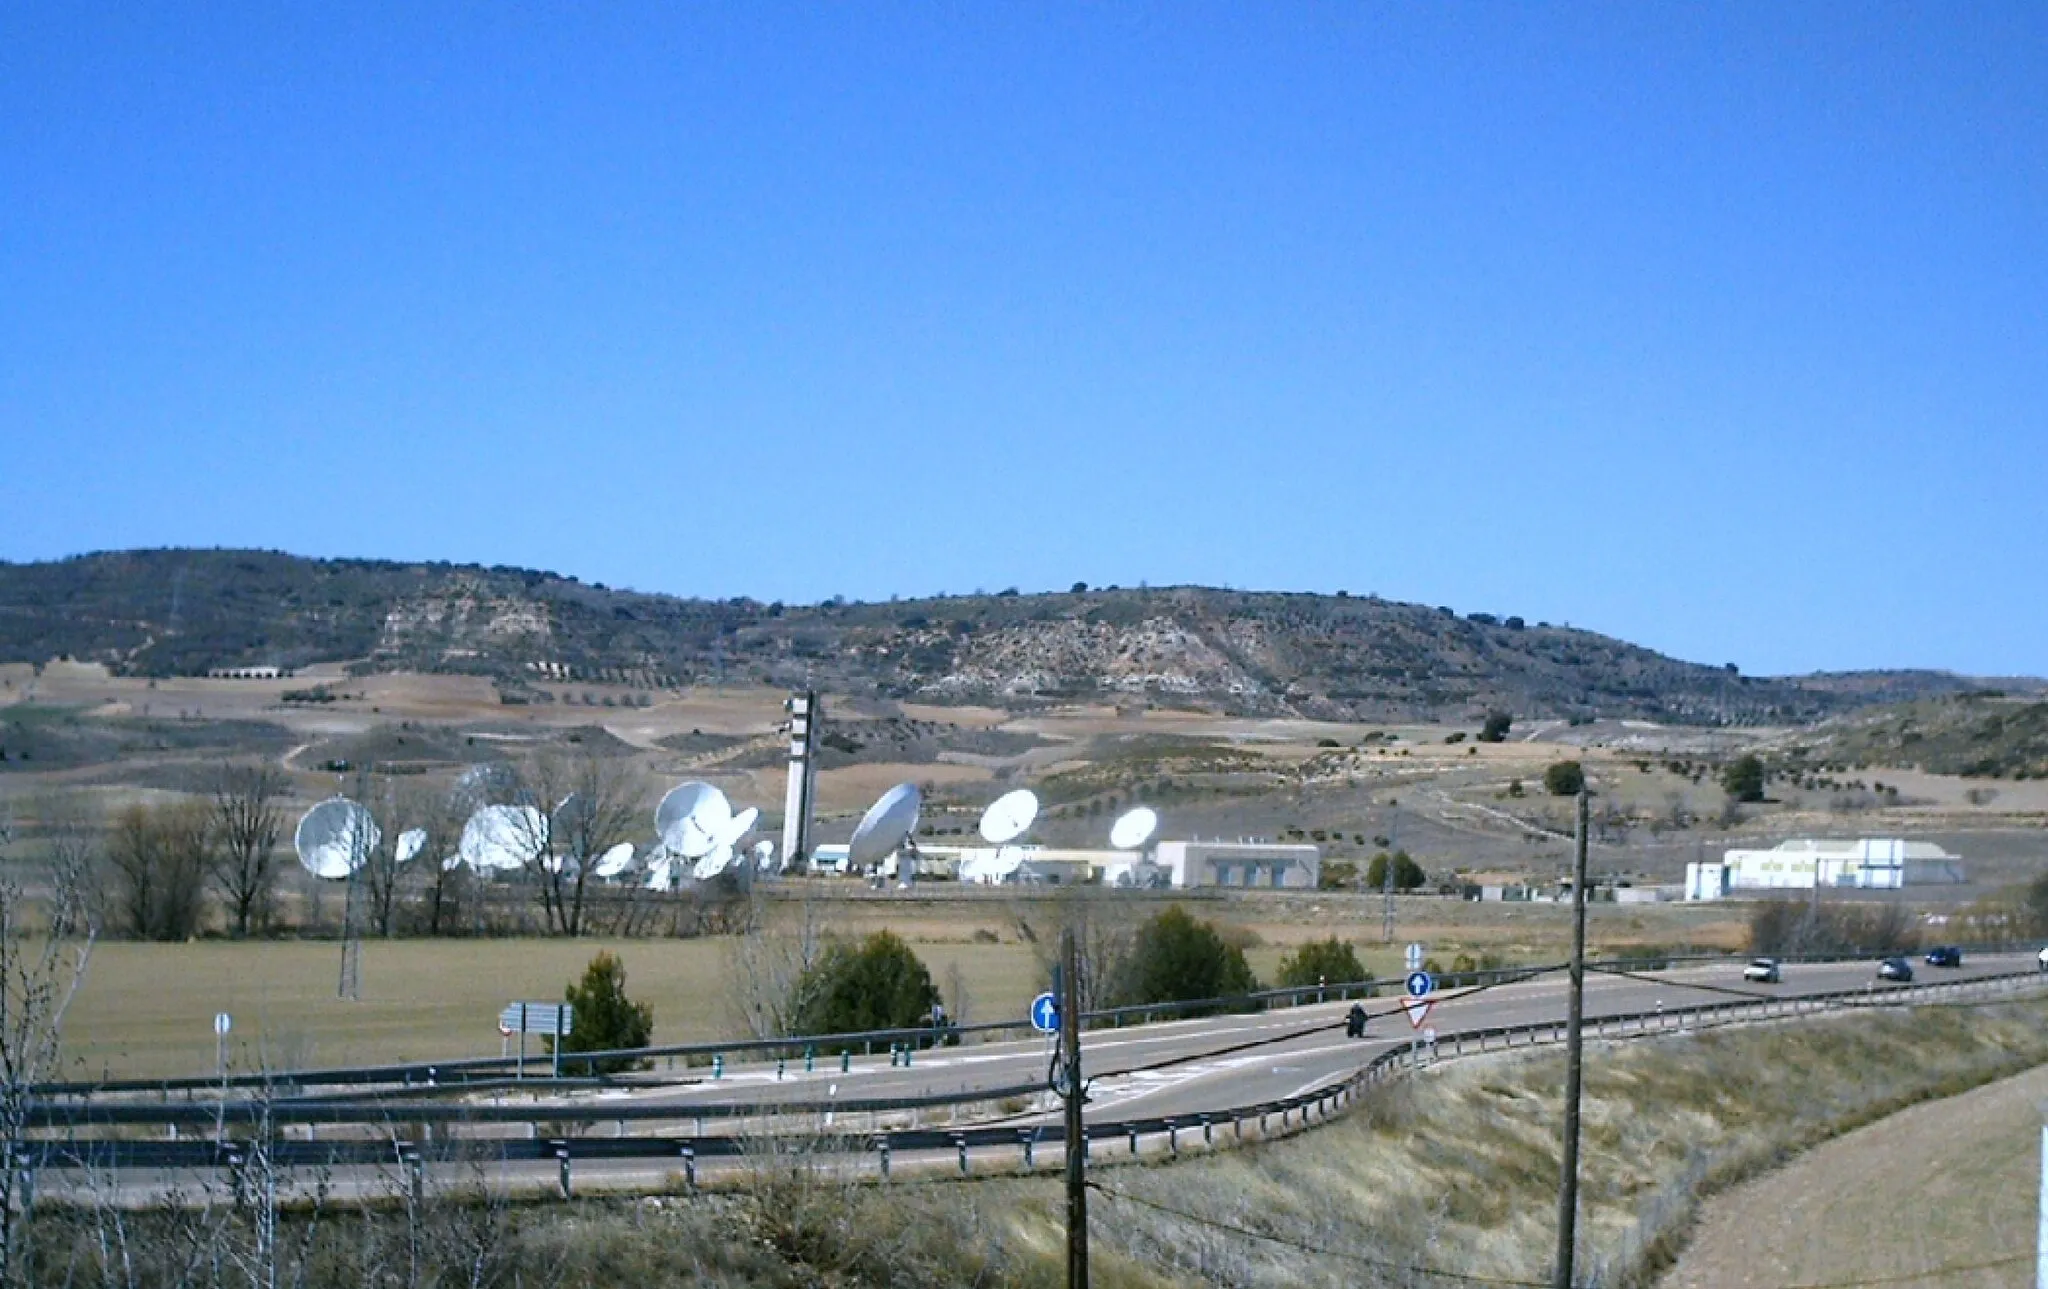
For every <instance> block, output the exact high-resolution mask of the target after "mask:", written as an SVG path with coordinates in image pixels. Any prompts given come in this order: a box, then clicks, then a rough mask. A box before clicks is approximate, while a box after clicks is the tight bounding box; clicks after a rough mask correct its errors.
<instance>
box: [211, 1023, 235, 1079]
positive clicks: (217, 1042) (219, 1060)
mask: <svg viewBox="0 0 2048 1289" xmlns="http://www.w3.org/2000/svg"><path fill="white" fill-rule="evenodd" d="M234 1027H235V1018H234V1017H232V1016H230V1015H228V1014H227V1013H226V1012H215V1013H214V1014H213V1059H214V1068H215V1069H216V1070H218V1071H219V1072H220V1077H221V1078H223V1079H225V1078H227V1076H228V1031H229V1030H231V1029H233V1028H234Z"/></svg>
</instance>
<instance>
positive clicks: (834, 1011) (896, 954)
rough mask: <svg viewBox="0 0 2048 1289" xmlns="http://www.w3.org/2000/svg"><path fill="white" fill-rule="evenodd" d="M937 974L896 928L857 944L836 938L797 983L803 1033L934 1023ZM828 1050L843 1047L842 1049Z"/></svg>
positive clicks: (797, 1021)
mask: <svg viewBox="0 0 2048 1289" xmlns="http://www.w3.org/2000/svg"><path fill="white" fill-rule="evenodd" d="M938 1001H939V991H938V989H937V987H935V986H934V985H933V984H932V973H931V972H930V971H929V970H927V969H926V968H925V965H924V963H923V962H922V961H921V960H920V959H919V958H918V956H917V954H915V953H914V952H912V951H911V948H910V946H909V945H907V944H905V943H904V942H903V941H902V939H901V938H900V937H898V936H897V935H896V934H895V933H894V932H893V931H877V932H875V933H874V934H872V935H870V936H868V937H867V938H866V939H864V940H862V941H860V942H859V943H858V944H852V943H848V942H847V941H844V940H834V941H832V942H831V943H830V944H827V945H826V946H825V950H824V952H823V953H820V954H819V955H818V958H817V960H816V961H815V962H813V963H812V964H811V965H810V967H809V968H807V969H806V970H805V971H804V973H803V975H802V977H800V978H799V979H798V981H797V1004H796V1011H795V1027H796V1032H797V1033H799V1034H857V1033H861V1032H864V1031H867V1030H875V1029H912V1028H915V1027H917V1026H919V1025H925V1024H929V1023H930V1018H931V1015H932V1006H933V1004H935V1003H937V1002H938ZM829 1050H832V1051H838V1050H839V1048H838V1047H833V1048H831V1049H829Z"/></svg>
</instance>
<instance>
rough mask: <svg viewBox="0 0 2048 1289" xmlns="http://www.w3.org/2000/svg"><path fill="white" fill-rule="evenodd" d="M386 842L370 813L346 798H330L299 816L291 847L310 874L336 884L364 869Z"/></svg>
mask: <svg viewBox="0 0 2048 1289" xmlns="http://www.w3.org/2000/svg"><path fill="white" fill-rule="evenodd" d="M383 839H384V835H383V833H382V832H380V831H379V830H378V828H377V821H376V820H375V819H374V818H372V817H371V815H370V812H369V811H367V810H365V809H363V808H362V807H361V806H359V805H357V804H356V803H355V802H353V801H350V800H349V799H348V798H347V797H329V798H328V799H327V800H325V801H323V802H321V803H320V804H319V805H317V806H314V807H313V808H312V809H311V810H308V811H307V812H306V813H305V814H304V815H302V816H300V818H299V826H298V829H297V830H296V831H295V832H293V834H292V846H293V848H294V849H296V850H297V851H298V852H299V863H300V864H301V865H303V866H304V867H305V870H306V871H307V872H309V873H311V874H312V875H313V876H315V877H318V878H320V879H322V880H324V881H329V882H335V881H340V880H341V879H342V878H344V877H347V876H348V875H349V874H350V873H353V872H354V871H355V870H356V869H358V868H361V867H362V866H363V864H364V863H365V862H366V861H367V860H368V859H369V858H370V855H371V853H372V852H373V851H375V850H376V849H377V843H378V842H380V841H382V840H383Z"/></svg>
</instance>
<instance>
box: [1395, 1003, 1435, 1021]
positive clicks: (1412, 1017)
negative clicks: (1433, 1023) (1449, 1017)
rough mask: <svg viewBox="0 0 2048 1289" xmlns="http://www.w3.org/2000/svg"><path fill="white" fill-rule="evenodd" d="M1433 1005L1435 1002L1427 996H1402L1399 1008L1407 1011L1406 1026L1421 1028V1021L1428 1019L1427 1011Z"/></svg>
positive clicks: (1428, 1011)
mask: <svg viewBox="0 0 2048 1289" xmlns="http://www.w3.org/2000/svg"><path fill="white" fill-rule="evenodd" d="M1435 1006H1436V1004H1435V1003H1433V1002H1431V1001H1429V1000H1428V999H1427V998H1403V999H1402V1000H1401V1009H1402V1010H1403V1011H1405V1012H1407V1013H1408V1027H1409V1028H1410V1029H1421V1028H1422V1022H1424V1021H1426V1020H1428V1019H1429V1013H1430V1011H1431V1009H1433V1008H1434V1007H1435Z"/></svg>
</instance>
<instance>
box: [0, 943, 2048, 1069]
mask: <svg viewBox="0 0 2048 1289" xmlns="http://www.w3.org/2000/svg"><path fill="white" fill-rule="evenodd" d="M1959 947H1960V948H1961V949H1962V950H1963V952H1964V953H1965V954H1966V955H1967V954H1995V953H2012V952H2032V951H2033V949H2034V947H2035V946H2034V945H2033V943H2032V942H2018V943H1999V944H1963V945H1960V946H1959ZM1892 952H1894V951H1892V950H1885V951H1882V952H1880V951H1878V950H1859V951H1854V952H1849V953H1836V954H1808V955H1783V954H1781V955H1776V956H1777V957H1778V958H1779V960H1780V961H1782V962H1787V963H1802V962H1809V963H1810V962H1858V961H1863V960H1866V959H1874V958H1880V957H1886V956H1889V955H1890V954H1891V953H1892ZM1751 956H1755V955H1748V954H1694V955H1679V954H1659V955H1656V956H1654V957H1646V958H1618V959H1603V960H1600V961H1597V962H1588V963H1587V964H1586V966H1587V968H1588V969H1589V970H1598V969H1600V968H1603V967H1605V968H1609V969H1620V970H1638V971H1641V970H1662V969H1667V968H1671V967H1674V966H1680V965H1685V966H1704V965H1709V964H1713V963H1734V962H1740V961H1744V960H1746V959H1747V958H1748V957H1751ZM1558 969H1559V966H1558V965H1557V964H1551V965H1546V966H1533V967H1531V966H1521V967H1499V968H1492V969H1486V970H1475V971H1463V972H1442V973H1438V976H1437V981H1438V984H1439V985H1440V986H1441V987H1443V988H1447V989H1469V988H1476V987H1478V986H1481V985H1495V984H1510V983H1513V982H1514V981H1517V980H1521V979H1526V978H1529V977H1532V976H1536V975H1540V974H1543V973H1544V972H1547V971H1554V970H1558ZM1400 987H1401V981H1399V980H1397V979H1392V978H1388V979H1375V980H1365V981H1352V982H1348V983H1340V984H1332V985H1298V986H1290V987H1287V988H1281V989H1261V990H1258V991H1256V992H1253V993H1249V994H1240V995H1234V996H1230V997H1224V998H1201V999H1194V1000H1190V1001H1186V1002H1170V1003H1140V1004H1136V1005H1132V1006H1128V1007H1108V1008H1101V1009H1098V1010H1096V1011H1091V1012H1086V1013H1084V1014H1083V1015H1082V1018H1081V1019H1082V1021H1083V1023H1084V1025H1086V1026H1088V1027H1090V1028H1101V1027H1103V1026H1104V1025H1107V1026H1108V1027H1110V1028H1118V1027H1121V1026H1123V1025H1125V1024H1144V1023H1148V1022H1153V1021H1159V1020H1171V1019H1184V1018H1188V1017H1195V1016H1205V1015H1213V1014H1216V1013H1224V1012H1250V1011H1263V1010H1266V1009H1268V1008H1270V1007H1272V1006H1274V1005H1279V1006H1283V1007H1293V1006H1303V1005H1307V1004H1309V1003H1317V1002H1341V1001H1347V1000H1350V999H1354V998H1379V997H1384V996H1386V995H1388V994H1391V993H1396V992H1398V991H1399V990H1400ZM1033 1032H1034V1031H1033V1030H1032V1028H1031V1023H1030V1022H1029V1021H1028V1020H1013V1021H985V1022H982V1023H979V1024H974V1025H953V1026H946V1027H944V1028H937V1029H935V1028H933V1027H930V1026H918V1027H912V1028H905V1029H877V1030H863V1031H858V1032H853V1033H843V1034H812V1035H794V1036H791V1037H789V1038H757V1039H734V1040H726V1041H715V1042H708V1043H675V1044H668V1045H665V1046H660V1047H634V1048H619V1049H615V1050H610V1051H600V1052H573V1053H570V1052H565V1053H563V1055H562V1066H563V1068H564V1069H567V1070H574V1069H576V1068H577V1067H579V1066H580V1067H581V1068H582V1069H583V1070H584V1071H585V1074H584V1077H586V1078H588V1077H595V1076H593V1075H592V1074H591V1073H590V1072H591V1071H593V1070H594V1069H595V1067H596V1066H598V1065H600V1064H610V1063H615V1062H620V1061H626V1062H632V1063H635V1064H639V1063H643V1062H652V1061H657V1060H665V1061H667V1062H668V1064H669V1066H670V1068H673V1067H674V1064H675V1062H676V1061H677V1060H682V1061H685V1062H689V1063H693V1064H699V1065H710V1064H712V1063H713V1062H714V1061H716V1060H718V1059H719V1058H721V1057H727V1056H750V1055H753V1056H762V1057H770V1058H773V1057H783V1058H790V1059H802V1058H804V1057H806V1056H815V1055H819V1054H825V1053H836V1052H839V1051H842V1050H850V1049H852V1048H853V1047H855V1046H858V1047H860V1048H861V1049H862V1050H863V1051H867V1052H870V1053H871V1052H872V1050H873V1048H874V1047H875V1046H876V1045H878V1044H888V1045H890V1046H892V1047H897V1046H908V1047H915V1048H919V1049H923V1048H927V1047H935V1046H941V1045H951V1044H953V1043H956V1042H958V1041H960V1040H961V1039H962V1038H965V1037H967V1036H971V1035H995V1034H1016V1035H1018V1036H1020V1037H1029V1036H1031V1034H1032V1033H1033ZM552 1060H553V1058H552V1057H551V1056H549V1055H547V1054H546V1053H538V1054H532V1055H528V1056H526V1057H524V1058H521V1057H518V1056H478V1057H462V1058H458V1059H455V1060H450V1061H414V1062H407V1063H399V1064H389V1065H367V1066H342V1067H336V1068H332V1069H324V1070H322V1069H314V1070H288V1071H261V1072H255V1073H250V1074H231V1075H228V1076H226V1077H224V1078H223V1077H219V1076H216V1077H212V1078H207V1077H203V1076H196V1077H189V1078H171V1079H100V1080H82V1081H72V1082H58V1083H44V1084H38V1085H37V1086H36V1087H35V1088H34V1089H33V1095H34V1096H36V1097H37V1098H48V1097H89V1096H94V1095H103V1094H104V1095H113V1094H138V1093H157V1094H160V1095H166V1096H167V1095H169V1094H171V1093H173V1092H217V1091H224V1090H227V1089H232V1088H243V1089H262V1090H264V1091H267V1092H272V1093H280V1094H285V1095H298V1094H299V1093H301V1092H302V1091H303V1090H304V1089H306V1088H323V1087H398V1088H406V1087H411V1086H413V1085H423V1086H426V1087H440V1086H443V1085H447V1084H458V1085H459V1084H468V1083H474V1082H476V1081H477V1080H479V1079H500V1078H504V1077H505V1076H506V1075H507V1074H508V1073H510V1074H511V1075H513V1076H514V1077H517V1078H520V1079H522V1080H523V1081H524V1082H527V1083H529V1084H533V1085H535V1086H550V1085H551V1080H550V1079H549V1078H548V1077H547V1076H545V1075H540V1074H535V1075H532V1076H527V1075H526V1073H525V1070H526V1068H527V1067H529V1066H539V1067H541V1068H543V1069H545V1068H548V1067H549V1066H550V1065H551V1064H552Z"/></svg>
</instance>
